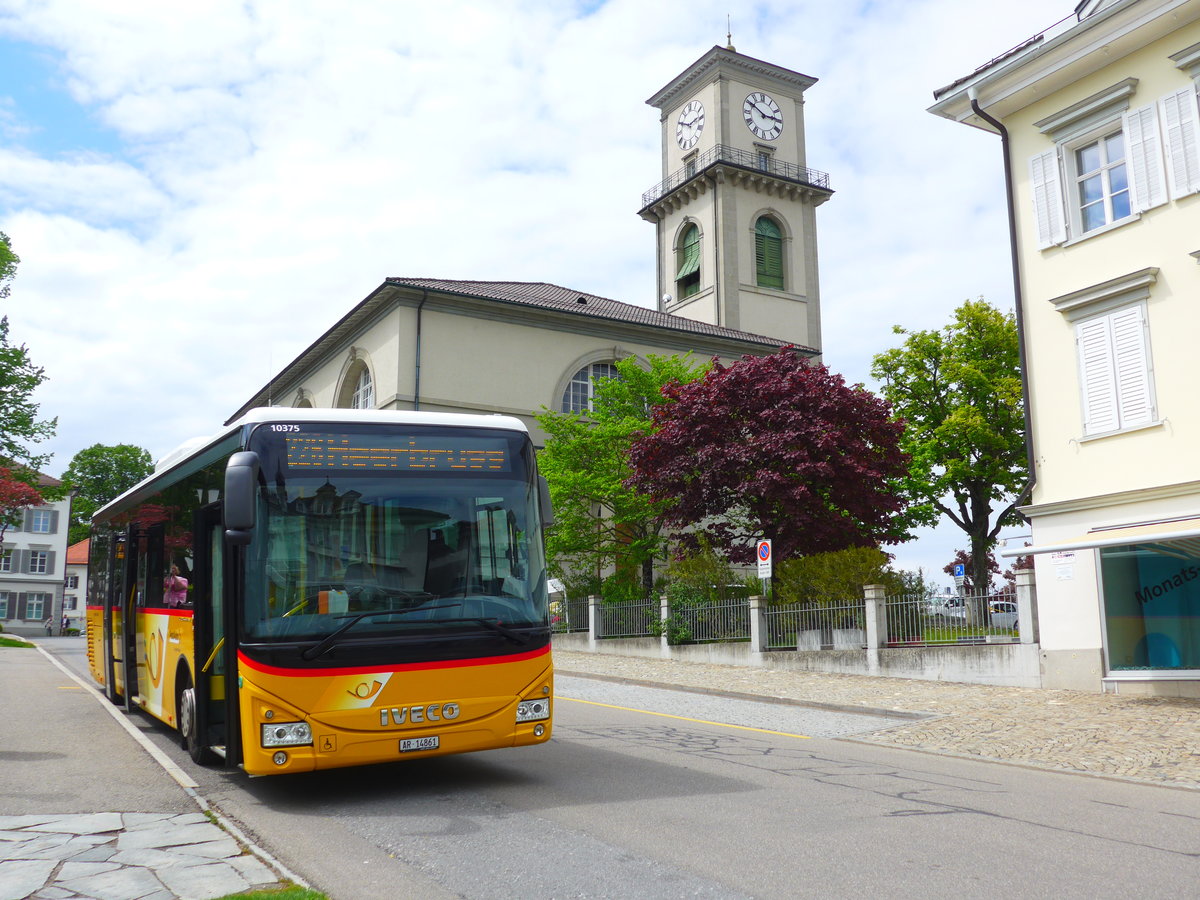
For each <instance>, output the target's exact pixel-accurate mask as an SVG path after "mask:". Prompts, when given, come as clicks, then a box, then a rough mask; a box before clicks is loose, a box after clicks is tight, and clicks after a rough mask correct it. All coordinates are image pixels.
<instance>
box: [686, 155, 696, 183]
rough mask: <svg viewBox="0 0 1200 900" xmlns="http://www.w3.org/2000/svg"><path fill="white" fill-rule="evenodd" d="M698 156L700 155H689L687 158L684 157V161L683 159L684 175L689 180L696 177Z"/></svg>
mask: <svg viewBox="0 0 1200 900" xmlns="http://www.w3.org/2000/svg"><path fill="white" fill-rule="evenodd" d="M698 156H699V155H698V154H696V153H689V154H688V155H687V156H685V157H684V159H683V174H684V175H685V176H686V177H687V178H691V177H692V176H694V175H695V174H696V160H697V158H698Z"/></svg>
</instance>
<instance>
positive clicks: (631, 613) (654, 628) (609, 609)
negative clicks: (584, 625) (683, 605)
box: [596, 600, 662, 638]
mask: <svg viewBox="0 0 1200 900" xmlns="http://www.w3.org/2000/svg"><path fill="white" fill-rule="evenodd" d="M661 609H662V606H661V604H660V603H659V602H658V601H657V600H639V601H637V602H635V603H601V604H600V605H599V606H598V607H597V608H596V610H597V616H598V618H599V620H600V621H599V629H600V633H599V634H598V635H596V636H597V637H602V638H624V637H650V636H651V635H656V634H659V633H660V631H661V625H660V624H659V617H660V615H661V612H660V611H661Z"/></svg>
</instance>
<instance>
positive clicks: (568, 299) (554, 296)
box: [386, 278, 817, 355]
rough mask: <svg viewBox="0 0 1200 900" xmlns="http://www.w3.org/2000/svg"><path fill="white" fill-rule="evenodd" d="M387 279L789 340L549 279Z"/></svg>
mask: <svg viewBox="0 0 1200 900" xmlns="http://www.w3.org/2000/svg"><path fill="white" fill-rule="evenodd" d="M386 283H387V284H394V285H397V286H399V287H409V288H418V289H422V290H429V291H438V292H439V293H444V294H460V295H462V296H464V297H480V298H484V299H488V300H500V301H502V302H505V303H519V304H521V305H524V306H536V307H540V308H542V309H552V310H557V311H558V312H564V313H570V314H571V315H578V316H590V317H592V318H597V319H610V320H612V321H617V322H630V323H633V324H637V325H649V326H650V327H652V328H668V329H670V330H672V331H684V332H689V333H691V334H700V335H704V336H706V337H715V338H724V339H727V340H730V339H731V340H738V341H747V342H749V343H752V344H760V345H763V346H768V347H782V346H784V345H785V344H786V343H787V341H781V340H779V339H778V338H773V337H767V336H766V335H761V334H752V333H750V332H748V331H738V330H737V329H735V328H723V327H722V326H720V325H709V324H708V323H706V322H695V321H693V320H691V319H685V318H684V317H683V316H673V315H671V314H670V313H664V312H659V311H658V310H656V309H648V308H646V307H644V306H635V305H634V304H632V303H623V302H621V301H620V300H610V299H608V298H607V297H600V296H598V295H596V294H589V293H586V292H584V291H577V290H573V289H571V288H565V287H562V286H560V285H557V284H549V283H548V282H545V281H448V280H445V279H441V278H389V279H387V282H386ZM797 349H799V350H801V351H808V352H810V353H812V354H813V355H815V354H816V353H817V351H816V350H813V349H812V348H811V347H799V348H797Z"/></svg>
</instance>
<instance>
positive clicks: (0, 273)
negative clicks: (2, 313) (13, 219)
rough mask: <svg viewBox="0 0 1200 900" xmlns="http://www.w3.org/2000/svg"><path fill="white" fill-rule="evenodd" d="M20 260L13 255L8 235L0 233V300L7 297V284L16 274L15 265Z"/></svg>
mask: <svg viewBox="0 0 1200 900" xmlns="http://www.w3.org/2000/svg"><path fill="white" fill-rule="evenodd" d="M20 261H21V258H20V257H19V256H17V254H15V253H13V249H12V243H11V242H10V241H9V239H8V235H7V234H5V233H4V232H3V231H0V300H3V299H4V298H5V297H7V296H8V288H9V284H10V283H11V282H12V280H13V277H14V276H15V275H16V274H17V263H19V262H20Z"/></svg>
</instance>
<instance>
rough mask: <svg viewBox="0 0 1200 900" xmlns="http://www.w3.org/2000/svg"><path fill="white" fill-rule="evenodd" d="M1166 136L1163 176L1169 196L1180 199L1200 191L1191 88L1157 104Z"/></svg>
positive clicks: (1199, 147)
mask: <svg viewBox="0 0 1200 900" xmlns="http://www.w3.org/2000/svg"><path fill="white" fill-rule="evenodd" d="M1158 103H1159V106H1160V107H1161V108H1162V114H1163V134H1164V135H1165V136H1166V148H1167V174H1168V176H1169V178H1170V184H1171V196H1172V197H1176V198H1178V197H1184V196H1186V195H1188V194H1194V193H1195V192H1196V191H1200V132H1198V131H1197V127H1198V126H1200V123H1198V122H1197V120H1196V119H1197V117H1196V91H1195V89H1194V88H1187V89H1186V90H1182V91H1176V92H1175V93H1174V94H1167V96H1165V97H1163V98H1162V99H1161V100H1159V101H1158Z"/></svg>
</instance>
